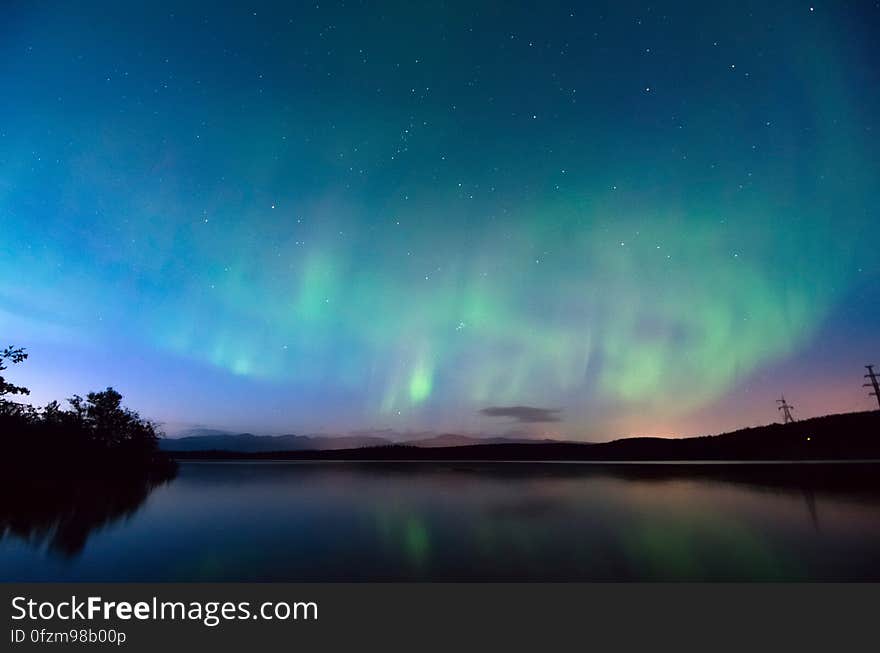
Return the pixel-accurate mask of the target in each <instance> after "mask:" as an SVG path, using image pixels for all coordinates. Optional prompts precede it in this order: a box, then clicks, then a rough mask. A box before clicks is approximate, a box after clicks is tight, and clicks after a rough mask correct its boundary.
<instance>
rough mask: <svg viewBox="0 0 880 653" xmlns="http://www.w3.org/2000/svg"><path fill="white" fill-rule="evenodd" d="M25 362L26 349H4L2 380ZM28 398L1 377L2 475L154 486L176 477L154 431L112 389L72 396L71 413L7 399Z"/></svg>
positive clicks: (24, 391) (57, 406) (0, 369)
mask: <svg viewBox="0 0 880 653" xmlns="http://www.w3.org/2000/svg"><path fill="white" fill-rule="evenodd" d="M27 357H28V355H27V353H26V352H25V351H24V349H22V348H15V347H11V346H10V347H6V348H5V349H4V350H2V351H0V374H2V372H3V371H4V370H6V369H7V366H8V363H11V364H16V363H22V362H24V361H25V360H26V359H27ZM29 393H30V391H29V390H28V389H27V388H24V387H21V386H16V385H14V384H12V383H10V382H8V381H7V380H6V379H5V378H4V377H3V376H0V434H2V439H0V447H2V452H3V455H2V456H0V473H3V474H4V475H6V476H22V475H25V476H28V477H29V478H32V477H33V476H34V475H35V474H37V475H43V476H45V477H47V478H54V479H57V478H60V477H71V478H74V477H83V478H87V477H88V478H92V477H94V476H96V475H97V476H100V477H126V478H129V479H130V478H133V477H135V478H139V479H145V480H154V481H160V480H163V479H168V478H171V477H172V476H173V475H174V473H175V470H176V463H175V462H174V461H173V459H172V458H171V457H170V456H168V455H167V454H165V453H164V452H162V451H160V450H159V436H160V433H159V431H158V429H157V427H156V425H155V424H154V423H153V422H151V421H149V420H147V419H143V418H142V417H141V416H140V415H139V414H138V413H137V412H136V411H133V410H130V409H128V408H125V407H124V406H123V405H122V395H121V394H119V393H118V392H117V391H116V390H114V389H113V388H110V387H108V388H107V389H106V390H103V391H100V392H90V393H88V394H87V395H86V396H85V397H81V396H79V395H74V396H73V397H71V398H70V399H68V400H67V402H68V404H69V408H62V406H61V405H60V404H59V403H58V402H57V401H52V402H50V403H49V404H47V405H46V406H45V407H44V408H42V409H39V408H35V407H34V406H32V405H30V404H25V403H19V402H15V401H11V400H10V399H9V398H8V397H11V396H15V395H27V394H29Z"/></svg>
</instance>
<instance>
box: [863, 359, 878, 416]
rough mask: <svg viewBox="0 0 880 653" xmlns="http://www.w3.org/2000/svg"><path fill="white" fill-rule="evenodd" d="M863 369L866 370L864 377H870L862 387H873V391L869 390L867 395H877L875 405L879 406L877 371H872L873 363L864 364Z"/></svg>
mask: <svg viewBox="0 0 880 653" xmlns="http://www.w3.org/2000/svg"><path fill="white" fill-rule="evenodd" d="M865 369H867V370H868V373H867V374H865V378H866V379H871V382H870V383H865V384H864V385H863V386H862V387H863V388H874V392H869V393H868V395H870V396H872V397H877V405H878V406H880V382H878V380H877V373H876V372H875V371H874V366H873V365H865Z"/></svg>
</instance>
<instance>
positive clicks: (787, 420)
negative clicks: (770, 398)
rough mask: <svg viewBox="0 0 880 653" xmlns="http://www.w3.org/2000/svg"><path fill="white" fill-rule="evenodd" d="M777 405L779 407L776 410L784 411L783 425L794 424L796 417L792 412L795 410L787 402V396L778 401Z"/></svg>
mask: <svg viewBox="0 0 880 653" xmlns="http://www.w3.org/2000/svg"><path fill="white" fill-rule="evenodd" d="M776 403H777V404H779V406H777V407H776V410H781V411H782V423H783V424H794V421H795V419H794V417H792V415H791V411H792V409H793V408H794V406H792V405H791V404H790V403H788V402H787V401H786V400H785V395H782V398H781V399H777V400H776Z"/></svg>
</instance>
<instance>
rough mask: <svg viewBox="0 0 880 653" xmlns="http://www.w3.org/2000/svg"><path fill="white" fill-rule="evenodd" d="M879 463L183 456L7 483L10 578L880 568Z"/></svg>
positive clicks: (875, 575)
mask: <svg viewBox="0 0 880 653" xmlns="http://www.w3.org/2000/svg"><path fill="white" fill-rule="evenodd" d="M878 472H880V465H875V464H853V465H819V464H810V465H754V464H748V465H717V464H707V465H566V464H487V463H478V464H467V463H454V464H439V463H406V464H403V463H399V464H375V463H360V464H356V463H317V464H307V463H293V464H291V463H277V464H276V463H185V464H183V465H182V466H181V470H180V474H179V476H178V478H177V479H176V480H175V481H174V482H172V483H170V484H168V485H165V486H163V487H160V488H157V489H155V490H154V491H153V492H152V493H150V488H149V487H146V488H145V487H141V488H134V487H133V488H128V489H127V490H125V491H120V490H118V489H117V490H114V492H112V493H108V492H107V491H106V488H104V489H103V491H102V489H101V488H100V487H97V488H93V489H90V490H77V491H76V493H70V492H69V490H68V491H67V493H65V492H62V493H61V495H62V496H59V495H58V493H55V494H52V493H50V494H49V496H48V497H46V498H45V499H40V500H39V501H37V502H36V503H32V504H31V507H28V506H27V505H20V506H18V507H16V508H10V507H9V505H8V503H9V499H8V498H7V497H6V495H5V494H4V497H3V498H2V507H0V511H2V512H0V515H2V516H0V519H2V522H0V523H2V525H3V530H4V533H5V536H4V539H3V540H2V541H0V578H9V579H21V580H28V579H32V580H49V579H58V580H66V579H71V580H74V579H76V580H85V579H89V580H114V579H116V580H178V581H187V580H241V581H246V580H257V581H272V580H290V581H305V580H318V581H320V580H774V579H775V580H796V579H812V580H867V579H873V580H880V475H878ZM62 497H63V498H62ZM34 507H36V509H35V508H34ZM139 507H140V508H139ZM123 518H124V519H123ZM90 531H92V536H91V537H90V538H89V537H88V534H89V532H90ZM45 541H48V542H49V548H50V549H51V551H50V552H49V553H47V552H46V551H44V550H42V549H41V548H40V543H41V542H45ZM53 552H54V553H56V554H57V553H63V554H65V555H67V556H70V555H71V554H77V555H75V556H74V557H68V558H67V559H66V560H61V558H62V556H58V555H53Z"/></svg>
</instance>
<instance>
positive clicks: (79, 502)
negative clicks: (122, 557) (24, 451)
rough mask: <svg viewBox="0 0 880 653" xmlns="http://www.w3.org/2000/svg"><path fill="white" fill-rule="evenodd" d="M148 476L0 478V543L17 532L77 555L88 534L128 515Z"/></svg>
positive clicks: (146, 488)
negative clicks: (84, 478)
mask: <svg viewBox="0 0 880 653" xmlns="http://www.w3.org/2000/svg"><path fill="white" fill-rule="evenodd" d="M160 484H161V482H160V481H154V480H149V479H144V478H139V477H137V476H135V477H134V478H131V477H129V478H122V477H113V478H105V479H86V480H83V479H61V480H59V479H51V480H49V479H30V480H28V481H23V480H22V479H14V478H3V479H2V480H0V543H2V541H3V540H4V539H7V538H21V539H22V540H24V541H26V542H27V543H28V544H29V545H30V546H32V547H34V548H37V549H41V548H46V549H47V550H48V552H49V553H50V554H53V555H58V556H61V557H64V558H72V557H75V556H76V555H78V554H79V553H80V552H81V551H82V550H83V549H84V548H85V546H86V542H87V541H88V539H89V536H90V535H91V534H92V533H93V532H96V531H100V530H101V529H102V528H104V527H106V526H108V525H110V524H113V523H114V522H117V521H119V520H121V519H126V518H128V517H130V516H131V515H134V514H135V513H136V512H137V510H138V509H139V508H140V507H141V505H143V503H144V501H145V500H146V498H147V496H148V495H149V493H150V492H151V490H152V489H153V488H154V487H156V486H157V485H160Z"/></svg>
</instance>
